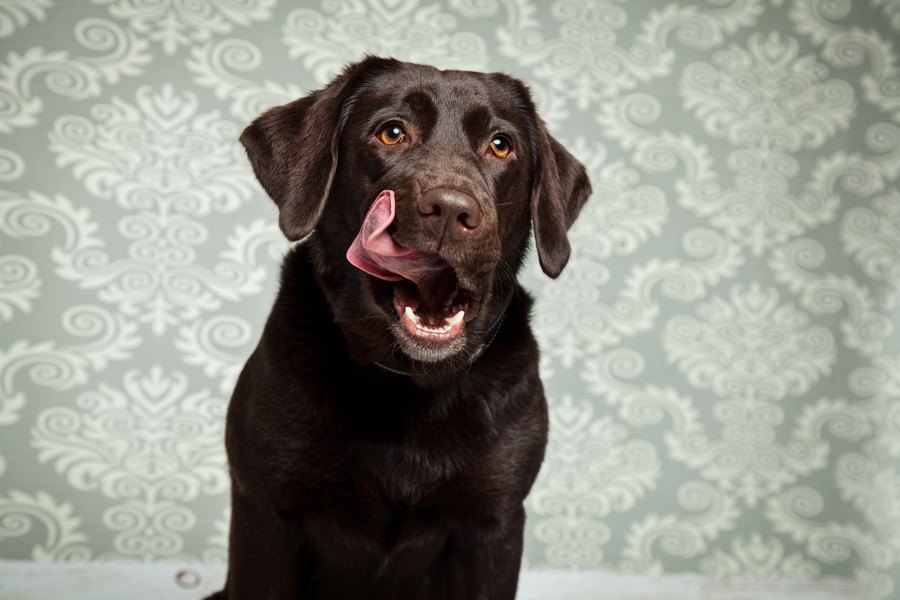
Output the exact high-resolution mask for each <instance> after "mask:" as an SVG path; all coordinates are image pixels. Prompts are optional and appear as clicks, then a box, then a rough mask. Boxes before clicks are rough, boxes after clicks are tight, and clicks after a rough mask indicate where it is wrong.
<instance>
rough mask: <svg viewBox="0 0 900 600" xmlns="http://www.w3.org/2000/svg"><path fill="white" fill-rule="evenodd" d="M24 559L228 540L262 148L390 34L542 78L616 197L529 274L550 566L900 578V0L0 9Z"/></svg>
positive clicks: (539, 505)
mask: <svg viewBox="0 0 900 600" xmlns="http://www.w3.org/2000/svg"><path fill="white" fill-rule="evenodd" d="M0 44H2V48H3V53H2V58H0V136H2V139H0V557H2V558H18V559H34V560H39V561H119V560H138V561H171V560H178V561H209V562H219V561H223V560H224V556H225V540H226V530H227V519H228V510H227V506H226V505H227V486H228V481H227V477H226V471H225V459H224V453H223V443H222V420H223V414H224V410H225V407H226V403H227V399H228V397H229V394H230V391H231V387H232V385H233V383H234V381H235V378H236V376H237V373H238V372H239V369H240V368H241V365H242V364H243V361H244V359H245V357H246V356H247V355H248V354H249V353H250V351H251V350H252V348H253V346H254V344H255V342H256V340H257V337H258V335H259V332H260V327H261V325H262V323H263V322H264V319H265V317H266V315H267V312H268V310H269V307H270V305H271V302H272V300H273V297H274V293H275V289H276V282H277V265H278V262H279V259H280V256H281V255H282V253H283V252H284V251H285V248H286V242H285V241H284V239H283V238H282V236H281V234H280V233H279V231H278V230H277V228H276V226H275V220H276V213H275V209H274V207H273V206H272V203H271V202H270V201H269V200H268V199H267V198H266V196H265V195H264V194H263V192H262V191H261V189H260V188H259V186H258V185H257V183H256V182H255V180H254V179H253V177H252V174H251V172H250V170H249V167H248V165H247V162H246V159H245V157H244V154H243V150H242V148H241V147H240V145H239V144H238V143H237V136H238V134H239V133H240V131H241V129H242V128H243V127H244V125H245V124H246V123H248V122H249V120H250V119H251V118H252V117H254V116H255V115H256V114H258V113H259V112H261V111H262V110H263V109H264V108H266V107H268V106H271V105H274V104H277V103H281V102H284V101H287V100H289V99H293V98H295V97H298V96H301V95H303V94H304V93H306V92H307V91H309V90H311V89H314V88H316V87H318V86H320V85H322V84H323V83H324V82H325V81H327V80H328V79H329V78H330V77H331V76H332V74H334V73H335V71H336V70H337V69H338V68H339V67H340V66H341V65H342V64H343V63H345V62H346V61H349V60H352V59H354V58H358V57H359V56H360V55H362V54H363V53H366V52H369V53H375V54H382V55H393V56H396V57H399V58H403V59H407V60H412V61H418V62H428V63H433V64H435V65H438V66H440V67H461V68H466V69H476V70H502V71H507V72H509V73H512V74H515V75H517V76H519V77H521V78H523V79H525V80H526V81H527V82H528V83H529V85H530V86H531V88H532V90H533V91H534V95H535V97H536V99H537V102H538V104H539V106H540V108H541V110H542V112H543V115H544V116H545V118H546V120H547V121H548V122H549V124H550V126H551V128H552V130H553V131H554V132H555V134H556V135H557V137H559V138H560V139H561V140H563V141H564V142H565V143H566V144H567V145H568V146H569V147H570V148H571V149H572V150H573V151H574V153H575V154H577V155H578V156H579V157H580V158H581V159H582V160H583V161H584V162H585V163H586V164H587V165H588V167H589V170H590V173H591V177H592V180H593V185H594V190H595V191H594V194H593V197H592V198H591V200H590V202H589V204H588V205H587V207H586V209H585V211H584V212H583V214H582V216H581V218H580V219H579V221H578V222H577V224H576V225H575V227H574V229H573V231H572V235H571V237H572V242H573V248H574V253H573V256H572V260H571V263H570V265H569V267H568V268H567V270H566V271H565V272H564V274H563V275H562V277H561V278H560V279H559V280H557V281H550V280H548V279H546V278H545V277H544V276H543V275H542V274H541V273H540V270H539V268H538V266H537V264H536V260H532V261H531V262H530V263H529V265H528V266H527V267H526V269H525V270H524V272H523V274H522V279H523V281H524V282H525V284H526V285H527V287H528V288H529V289H530V290H532V291H533V293H534V294H535V296H536V297H537V304H536V310H535V315H534V327H535V330H536V333H537V335H538V337H539V341H540V344H541V346H542V350H543V364H542V369H543V376H544V380H545V383H546V388H547V392H548V396H549V402H550V406H551V420H552V425H551V429H552V432H551V439H550V446H549V448H548V453H547V458H546V462H545V464H544V467H543V470H542V472H541V475H540V477H539V480H538V482H537V484H536V486H535V488H534V490H533V492H532V494H531V496H530V497H529V499H528V502H527V510H528V526H527V541H526V553H525V561H526V566H527V567H529V568H544V567H549V566H553V567H565V568H573V569H601V570H609V571H617V572H627V573H643V574H657V573H662V572H680V571H696V572H701V573H706V574H714V575H748V576H752V577H764V578H769V577H802V578H818V577H824V576H842V577H851V578H855V579H857V580H860V581H863V582H866V583H867V584H868V585H870V586H871V589H872V591H873V593H874V595H875V597H878V598H900V473H898V466H900V328H898V317H900V189H898V178H900V67H898V60H900V49H898V48H900V1H898V0H865V1H861V0H854V1H853V2H852V3H851V1H850V0H768V1H766V0H697V1H696V2H687V1H671V2H670V1H660V2H638V1H631V2H627V1H624V0H619V1H617V0H555V1H553V2H537V1H536V0H446V1H443V2H439V1H435V0H368V1H363V0H322V1H321V2H288V1H286V0H282V1H281V2H276V0H195V1H193V2H180V1H175V0H154V1H152V2H146V1H138V0H80V1H65V2H64V1H62V0H0Z"/></svg>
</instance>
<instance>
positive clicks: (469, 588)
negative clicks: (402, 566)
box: [433, 505, 525, 600]
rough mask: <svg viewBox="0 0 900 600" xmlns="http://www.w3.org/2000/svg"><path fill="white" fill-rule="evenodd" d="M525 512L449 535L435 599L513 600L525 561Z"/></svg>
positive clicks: (522, 510)
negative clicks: (523, 551)
mask: <svg viewBox="0 0 900 600" xmlns="http://www.w3.org/2000/svg"><path fill="white" fill-rule="evenodd" d="M524 528H525V509H524V508H523V507H522V506H521V505H519V506H518V507H517V509H516V510H514V511H513V512H512V514H509V515H506V516H505V517H504V518H502V519H499V520H498V521H497V522H495V523H492V524H491V525H482V526H469V527H465V528H458V529H456V530H454V532H453V533H452V534H451V535H450V538H449V540H448V542H447V543H448V546H447V550H446V554H445V556H444V560H443V561H441V565H440V573H439V575H438V577H437V578H436V585H435V586H434V588H433V589H434V590H435V594H434V598H435V599H438V598H440V599H441V600H444V599H446V600H451V599H453V600H459V599H461V598H465V599H466V600H514V599H515V597H516V587H517V585H518V582H519V566H520V564H521V562H522V535H523V531H524Z"/></svg>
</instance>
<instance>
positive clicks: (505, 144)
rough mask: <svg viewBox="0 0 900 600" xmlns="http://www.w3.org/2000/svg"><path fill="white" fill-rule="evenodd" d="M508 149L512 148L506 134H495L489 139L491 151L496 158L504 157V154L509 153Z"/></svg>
mask: <svg viewBox="0 0 900 600" xmlns="http://www.w3.org/2000/svg"><path fill="white" fill-rule="evenodd" d="M510 150H512V146H511V145H510V143H509V140H508V139H507V138H506V136H504V135H495V136H494V139H493V140H491V152H493V153H494V156H496V157H497V158H506V155H507V154H509V151H510Z"/></svg>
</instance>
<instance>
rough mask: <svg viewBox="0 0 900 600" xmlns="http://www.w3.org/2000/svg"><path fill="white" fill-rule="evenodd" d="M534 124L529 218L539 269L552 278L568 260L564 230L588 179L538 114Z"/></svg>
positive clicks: (582, 200) (582, 199) (571, 220)
mask: <svg viewBox="0 0 900 600" xmlns="http://www.w3.org/2000/svg"><path fill="white" fill-rule="evenodd" d="M536 125H537V132H536V135H535V136H534V137H537V144H536V146H537V152H536V161H535V162H536V165H535V174H534V183H533V188H532V191H531V221H532V223H533V225H534V239H535V242H536V243H537V251H538V259H539V260H540V263H541V268H542V269H543V270H544V273H546V274H547V275H549V276H550V277H553V278H554V279H555V278H557V277H559V274H560V273H562V270H563V267H565V266H566V263H567V262H569V254H570V252H571V247H570V246H569V239H568V237H567V235H566V232H567V231H568V230H569V227H571V226H572V223H574V222H575V218H576V217H577V216H578V213H579V212H580V211H581V207H582V206H584V203H585V202H586V201H587V199H588V196H590V195H591V182H590V179H588V175H587V171H585V168H584V165H582V164H581V163H580V162H579V161H578V160H577V159H576V158H575V157H574V156H572V155H571V154H570V153H569V151H568V150H566V149H565V147H563V145H562V144H560V143H559V142H558V141H557V140H556V139H555V138H554V137H553V136H551V135H550V134H549V133H548V132H547V127H546V125H545V124H544V122H543V121H542V120H541V119H540V118H539V117H538V118H537V119H536Z"/></svg>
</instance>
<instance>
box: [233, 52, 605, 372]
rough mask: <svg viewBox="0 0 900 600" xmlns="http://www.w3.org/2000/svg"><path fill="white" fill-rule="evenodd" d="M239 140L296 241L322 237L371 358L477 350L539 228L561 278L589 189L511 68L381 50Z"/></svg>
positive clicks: (339, 306)
mask: <svg viewBox="0 0 900 600" xmlns="http://www.w3.org/2000/svg"><path fill="white" fill-rule="evenodd" d="M241 141H242V142H243V143H244V145H245V147H246V149H247V153H248V156H249V158H250V161H251V163H252V165H253V168H254V171H255V173H256V175H257V178H258V179H259V180H260V182H261V183H262V185H263V187H264V188H265V189H266V191H267V192H268V194H269V195H270V196H271V197H272V198H273V199H274V200H275V202H276V204H277V205H278V207H279V210H280V217H279V223H280V225H281V228H282V230H283V231H284V233H285V235H286V236H287V237H288V238H289V239H291V240H297V239H300V238H302V237H305V236H306V235H308V234H309V233H310V232H312V231H313V230H315V233H314V234H313V235H312V236H311V237H310V240H309V242H308V243H310V244H312V245H313V251H314V257H315V262H316V263H317V264H316V266H317V270H318V272H319V276H320V281H321V283H322V284H323V287H325V288H326V290H325V291H326V295H327V296H328V297H329V299H330V302H331V305H332V309H333V311H334V313H335V316H336V318H337V321H338V323H339V324H340V325H341V327H342V329H343V330H344V333H345V334H346V335H347V337H348V339H349V340H350V341H351V346H352V348H353V349H355V352H356V354H362V355H363V356H362V357H361V358H363V359H368V360H373V359H377V358H379V356H382V355H384V354H386V353H389V352H390V351H391V350H392V349H393V348H395V347H399V348H400V349H401V350H402V352H403V353H404V354H405V355H406V356H407V357H408V358H409V359H412V360H414V361H422V362H437V361H443V360H447V359H451V358H452V357H463V358H465V356H466V355H467V354H468V353H471V352H474V351H475V349H476V348H477V347H478V346H479V345H480V344H481V343H483V341H484V337H485V336H486V335H487V334H488V332H489V331H490V329H491V326H492V325H493V324H494V323H495V321H496V319H497V318H498V317H499V315H500V314H501V313H502V311H503V310H504V308H505V306H506V304H507V303H508V301H509V297H510V294H511V293H512V290H513V288H514V285H515V276H516V272H517V271H518V269H519V267H520V265H521V261H522V258H523V256H524V253H525V249H526V246H527V239H528V233H529V230H530V228H529V225H530V224H532V225H533V226H534V230H535V239H536V243H537V249H538V254H539V258H540V262H541V266H542V267H543V269H544V271H545V272H546V273H547V274H549V275H550V276H552V277H556V276H558V275H559V273H560V271H561V270H562V268H563V267H564V266H565V264H566V262H567V260H568V256H569V244H568V241H567V239H566V231H567V229H568V227H569V226H570V225H571V223H572V222H573V221H574V219H575V217H576V216H577V214H578V211H579V210H580V209H581V206H582V205H583V204H584V202H585V200H586V199H587V197H588V195H589V194H590V183H589V182H588V178H587V175H586V173H585V171H584V167H583V166H582V165H581V164H580V163H578V161H576V160H575V159H574V158H573V157H572V156H571V155H570V154H569V153H568V152H567V151H566V150H565V148H563V147H562V146H561V145H560V144H559V143H558V142H557V141H556V140H555V139H553V138H552V137H551V136H550V135H549V134H548V133H547V131H546V130H545V127H544V125H543V123H542V122H541V121H540V119H539V118H538V117H537V115H536V114H535V110H534V106H533V103H532V101H531V99H530V96H529V93H528V91H527V88H526V87H525V86H524V85H523V84H522V83H521V82H519V81H518V80H516V79H513V78H512V77H509V76H507V75H504V74H500V73H473V72H465V71H440V70H438V69H435V68H433V67H429V66H424V65H415V64H410V63H404V62H400V61H396V60H392V59H381V58H374V57H370V58H367V59H365V60H363V61H362V62H359V63H356V64H353V65H350V66H349V67H347V68H346V69H345V71H344V72H343V73H342V74H341V75H340V76H338V77H337V78H336V79H335V80H334V81H332V82H331V83H330V84H329V85H327V86H326V87H325V88H323V89H322V90H319V91H317V92H314V93H312V94H311V95H309V96H306V97H304V98H301V99H299V100H296V101H294V102H292V103H289V104H286V105H284V106H279V107H276V108H273V109H270V110H269V111H267V112H266V113H264V114H263V115H262V116H260V117H259V118H257V119H256V120H255V121H254V122H253V123H252V124H251V125H250V126H249V127H248V128H247V129H246V130H245V131H244V133H243V135H242V136H241ZM386 192H387V193H386ZM376 199H377V200H376ZM372 232H377V235H376V234H373V233H372ZM351 262H352V263H353V264H351ZM354 265H357V266H359V267H360V268H357V267H356V266H354Z"/></svg>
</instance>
